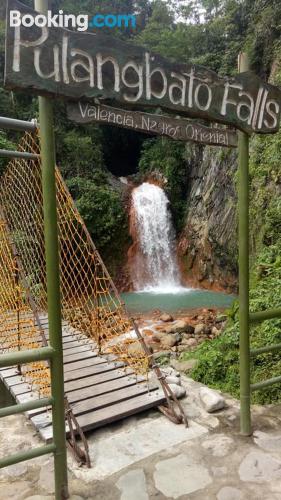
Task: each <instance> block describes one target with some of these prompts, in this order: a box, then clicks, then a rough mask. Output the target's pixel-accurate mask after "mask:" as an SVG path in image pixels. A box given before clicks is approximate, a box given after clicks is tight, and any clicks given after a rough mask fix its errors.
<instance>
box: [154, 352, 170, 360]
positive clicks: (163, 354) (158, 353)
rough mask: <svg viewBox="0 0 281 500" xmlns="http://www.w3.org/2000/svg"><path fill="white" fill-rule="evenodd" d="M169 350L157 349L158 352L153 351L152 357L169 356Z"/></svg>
mask: <svg viewBox="0 0 281 500" xmlns="http://www.w3.org/2000/svg"><path fill="white" fill-rule="evenodd" d="M170 354H171V353H170V351H158V352H155V353H154V355H153V357H154V359H159V358H162V357H167V358H169V357H170Z"/></svg>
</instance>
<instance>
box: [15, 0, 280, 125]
mask: <svg viewBox="0 0 281 500" xmlns="http://www.w3.org/2000/svg"><path fill="white" fill-rule="evenodd" d="M11 10H19V11H20V12H21V15H26V14H29V16H30V15H31V16H34V17H35V16H36V15H38V13H36V12H35V11H33V10H32V9H29V8H28V7H27V6H25V5H23V4H21V3H20V2H18V1H17V0H9V2H8V8H7V34H6V67H5V86H6V88H9V89H25V90H29V91H30V92H32V93H38V94H48V95H52V96H55V97H59V96H60V97H67V98H71V99H77V100H79V99H82V98H88V99H89V98H98V99H99V100H102V103H103V104H104V103H108V104H111V105H114V104H116V103H118V104H119V105H120V103H121V104H122V108H123V107H125V108H128V109H130V107H131V108H134V109H141V108H142V109H143V107H153V108H154V109H155V108H159V107H160V108H161V109H163V110H167V111H168V112H169V111H170V112H171V111H173V112H175V113H176V114H182V115H183V116H187V117H191V118H196V117H197V118H202V119H204V120H208V121H214V122H218V123H224V124H226V125H231V126H235V127H237V128H240V129H241V130H244V131H246V132H248V133H251V132H257V133H270V132H276V131H277V130H278V127H279V119H280V103H281V91H280V90H279V89H278V88H277V87H274V86H272V85H269V84H267V83H264V82H263V81H262V80H261V79H260V78H258V77H257V76H256V75H254V74H253V73H252V72H246V73H240V74H239V75H237V76H236V77H235V78H221V77H219V76H218V75H217V74H216V73H214V72H213V71H210V70H208V69H206V68H204V67H203V66H196V65H193V64H189V63H186V64H180V63H176V62H172V61H170V60H168V59H166V58H164V57H161V56H160V55H157V54H153V53H151V52H149V51H148V50H146V49H144V48H142V47H139V46H137V45H134V44H130V43H126V42H124V41H122V40H119V39H117V38H114V37H111V36H109V35H105V34H103V33H101V32H100V31H99V33H96V34H93V33H85V32H83V33H82V32H77V31H69V30H67V29H64V28H59V27H56V28H54V27H47V26H45V27H42V28H39V27H37V26H35V25H33V26H32V27H29V28H26V27H23V26H18V27H13V26H10V11H11ZM40 17H41V18H42V16H40Z"/></svg>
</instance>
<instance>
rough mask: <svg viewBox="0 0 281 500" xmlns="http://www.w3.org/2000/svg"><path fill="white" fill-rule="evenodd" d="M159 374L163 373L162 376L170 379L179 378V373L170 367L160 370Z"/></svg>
mask: <svg viewBox="0 0 281 500" xmlns="http://www.w3.org/2000/svg"><path fill="white" fill-rule="evenodd" d="M160 369H161V372H162V373H164V375H166V376H167V377H168V376H171V377H180V373H179V372H178V371H177V370H175V369H174V368H173V367H172V366H166V367H165V368H160Z"/></svg>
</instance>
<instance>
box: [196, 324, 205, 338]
mask: <svg viewBox="0 0 281 500" xmlns="http://www.w3.org/2000/svg"><path fill="white" fill-rule="evenodd" d="M204 330H205V325H204V323H198V325H196V327H195V329H194V333H195V335H200V333H204Z"/></svg>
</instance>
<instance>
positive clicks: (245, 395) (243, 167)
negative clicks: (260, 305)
mask: <svg viewBox="0 0 281 500" xmlns="http://www.w3.org/2000/svg"><path fill="white" fill-rule="evenodd" d="M238 70H239V72H243V71H248V70H249V61H248V58H247V56H246V54H240V55H239V59H238ZM238 162H239V169H238V175H239V178H238V213H239V330H240V345H239V349H240V430H241V434H243V435H245V436H250V435H251V433H252V429H251V393H252V392H253V391H257V390H259V389H264V388H265V387H269V386H271V385H273V384H276V383H279V382H281V376H279V377H273V378H270V379H267V380H263V381H261V382H257V383H256V384H251V374H250V360H251V357H254V356H258V355H259V354H263V353H265V352H273V351H277V350H279V349H281V344H275V345H271V346H264V347H259V348H256V349H251V348H250V326H251V325H252V324H253V323H257V322H261V321H266V320H269V319H273V318H280V317H281V308H277V309H269V310H267V311H259V312H255V313H251V312H250V310H249V307H250V304H249V267H250V266H249V137H248V135H247V134H245V133H243V132H240V131H239V132H238Z"/></svg>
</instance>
